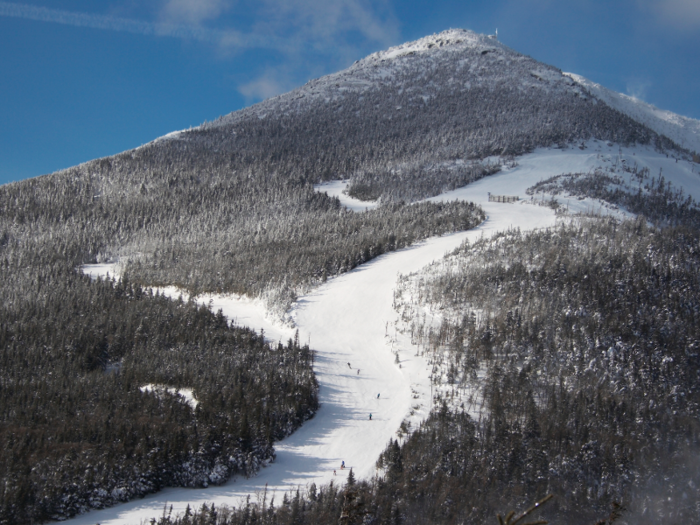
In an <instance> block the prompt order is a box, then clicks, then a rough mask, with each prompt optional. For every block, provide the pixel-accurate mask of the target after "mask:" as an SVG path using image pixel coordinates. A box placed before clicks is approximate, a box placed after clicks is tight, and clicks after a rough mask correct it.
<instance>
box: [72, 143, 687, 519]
mask: <svg viewBox="0 0 700 525" xmlns="http://www.w3.org/2000/svg"><path fill="white" fill-rule="evenodd" d="M623 161H624V162H623ZM516 163H517V164H516V165H515V166H514V167H511V168H508V169H505V170H503V171H501V172H500V173H497V174H496V175H493V176H490V177H486V178H484V179H481V180H479V181H477V182H475V183H473V184H471V185H469V186H466V187H464V188H461V189H458V190H455V191H453V192H449V193H446V194H443V195H440V196H438V197H434V198H433V199H431V200H442V201H449V200H454V199H464V200H471V201H474V202H477V203H478V204H480V205H481V206H482V207H483V208H484V210H485V212H486V213H487V216H488V218H487V220H486V221H485V222H484V223H483V224H481V225H480V226H479V227H478V228H476V229H474V230H471V231H467V232H461V233H456V234H452V235H446V236H443V237H439V238H432V239H429V240H427V241H424V242H422V243H419V244H417V245H414V246H411V247H409V248H406V249H403V250H400V251H397V252H392V253H388V254H385V255H383V256H381V257H378V258H377V259H374V260H372V261H370V262H368V263H366V264H364V265H362V266H360V267H358V268H356V269H355V270H353V271H351V272H349V273H346V274H343V275H341V276H339V277H337V278H334V279H331V280H329V281H328V282H327V283H326V284H324V285H323V286H321V287H319V288H317V289H316V290H314V291H313V292H311V293H309V294H308V295H305V296H303V297H301V298H299V300H298V301H297V302H296V303H295V304H294V306H293V308H292V311H291V312H290V315H291V318H292V319H293V320H294V322H295V323H296V327H298V329H299V335H300V340H301V341H302V342H304V343H306V342H308V343H309V344H310V346H311V348H313V349H314V350H315V351H316V352H317V354H316V355H317V358H316V361H315V365H314V370H315V373H316V374H317V378H318V381H319V384H320V401H321V408H320V409H319V411H318V412H317V414H316V415H315V417H314V418H313V419H311V420H310V421H308V422H306V423H305V424H304V425H303V426H302V427H301V428H300V429H299V430H297V431H296V432H295V433H294V434H293V435H291V436H289V437H288V438H286V439H284V440H283V441H281V442H279V443H277V444H276V447H275V448H276V451H277V459H276V461H275V462H274V463H272V464H270V465H269V466H267V467H266V468H264V469H262V470H261V472H260V473H259V475H257V476H255V477H253V478H250V479H244V478H235V479H231V480H230V481H229V482H227V483H226V484H224V485H222V486H210V487H208V488H206V489H185V488H171V489H166V490H163V491H161V492H159V493H157V494H153V495H150V496H147V497H145V498H144V499H141V500H137V501H131V502H129V503H125V504H122V505H118V506H115V507H112V508H109V509H104V510H100V511H93V512H90V513H88V514H85V515H82V516H79V517H77V518H74V519H72V520H70V522H71V523H73V524H76V525H77V524H85V525H87V524H90V525H92V524H94V523H96V522H99V523H101V524H102V525H113V524H127V523H139V522H140V521H142V520H144V521H145V520H148V519H150V518H152V517H156V516H158V515H160V514H161V513H162V511H163V508H164V507H165V506H167V507H169V506H170V505H172V506H173V509H174V512H182V511H184V510H185V507H186V506H187V505H188V504H189V505H191V506H193V507H195V508H197V507H199V506H201V504H202V503H205V502H207V503H209V502H214V503H215V504H216V505H217V506H220V505H223V504H226V505H229V506H238V505H240V504H242V503H244V502H245V500H246V498H247V497H248V496H250V498H251V501H253V502H254V501H256V499H257V498H260V497H261V494H262V492H263V491H264V490H265V488H266V487H267V498H268V499H267V501H268V502H269V500H270V498H271V497H272V496H274V497H275V499H276V501H278V502H279V501H281V499H282V497H283V494H284V492H285V491H289V490H296V488H297V487H299V488H301V489H304V488H306V487H307V486H308V485H310V484H311V483H312V482H313V483H316V484H317V485H320V484H323V483H328V482H331V481H332V482H334V483H336V484H344V482H345V478H346V476H347V473H348V470H349V468H350V467H352V468H353V472H354V473H355V474H356V475H357V476H359V477H371V476H373V475H374V474H375V472H376V469H375V461H376V459H377V457H378V456H379V454H380V452H381V451H382V450H383V449H384V447H385V446H386V444H387V442H388V440H389V439H390V438H396V437H397V435H399V436H400V435H402V431H401V430H400V427H401V426H402V423H403V427H404V428H406V427H407V426H408V427H409V428H416V427H417V426H418V424H419V423H420V421H422V420H423V419H424V418H426V417H427V415H428V413H429V411H430V409H431V391H430V381H429V377H430V373H431V369H430V365H429V363H428V362H427V361H426V360H425V359H424V358H422V357H418V356H417V352H416V348H415V347H413V346H412V345H411V342H410V340H409V339H407V338H406V337H405V336H403V335H402V334H401V333H400V332H399V331H398V330H397V327H398V326H400V325H399V322H398V317H397V313H396V312H395V311H394V309H393V307H392V301H393V292H394V287H395V283H396V279H397V276H398V275H399V274H407V273H410V272H414V271H417V270H419V269H421V268H423V267H424V266H426V265H427V264H429V263H431V262H433V261H435V260H436V259H439V258H441V257H442V256H443V255H444V254H445V253H447V252H449V251H451V250H453V249H455V248H456V247H458V246H459V245H460V244H461V243H462V242H463V241H464V240H466V239H469V240H470V241H473V240H476V239H477V238H479V237H481V236H488V235H492V234H493V233H495V232H499V231H503V230H506V229H510V228H520V229H521V230H532V229H535V228H543V227H548V226H552V225H554V224H555V222H556V221H557V220H565V216H566V215H564V216H563V217H564V218H562V219H558V217H557V215H556V214H555V211H554V210H553V209H552V208H551V207H550V206H548V205H547V200H548V199H549V197H547V196H539V195H538V196H537V197H532V198H531V197H529V196H528V195H527V194H526V190H527V189H528V188H529V187H531V186H532V185H533V184H535V183H537V182H538V181H540V180H542V179H546V178H548V177H551V176H554V175H559V174H564V173H575V172H589V171H593V170H595V169H602V170H607V171H611V170H612V171H614V170H615V169H616V168H619V167H620V166H622V165H624V164H627V163H637V165H638V166H640V167H647V168H649V170H650V172H651V173H652V174H654V175H656V174H658V173H659V172H663V175H664V176H665V178H666V180H668V181H670V182H672V184H674V185H675V186H678V187H682V188H683V189H684V191H685V192H686V193H687V194H689V195H691V196H692V197H693V198H695V199H700V174H699V173H698V168H699V167H698V165H697V164H693V163H691V162H688V161H687V160H677V159H675V158H673V157H667V156H666V154H663V153H659V152H657V151H655V150H653V149H651V148H647V147H630V148H620V147H619V146H617V145H612V144H607V143H603V142H600V141H595V140H591V141H589V142H587V143H585V144H580V145H576V146H573V147H570V148H566V149H541V150H537V151H535V152H533V153H531V154H529V155H525V156H523V157H520V158H518V159H516ZM620 172H621V173H624V170H620ZM343 188H344V183H343V182H337V183H336V184H334V185H324V186H320V187H318V188H317V189H318V190H319V191H327V192H329V194H331V195H336V196H338V197H339V198H344V197H343V194H342V190H343ZM489 193H491V194H494V195H496V194H507V195H515V196H518V197H519V198H520V200H519V201H518V202H516V203H510V204H505V203H496V202H489V199H488V194H489ZM557 198H558V200H559V204H560V208H559V209H560V210H568V213H569V214H571V213H578V212H598V213H608V214H616V215H618V216H621V217H623V216H626V215H629V213H628V212H626V211H625V210H622V209H617V208H615V207H611V206H604V205H603V204H602V203H601V202H599V201H593V200H589V199H579V198H575V197H571V198H569V197H566V196H562V195H559V196H558V197H557ZM343 202H344V204H346V205H348V206H349V207H351V208H352V209H356V210H360V211H361V210H363V209H364V207H366V206H367V203H360V204H358V203H353V202H351V201H348V200H344V201H343ZM363 206H364V207H363ZM83 271H84V272H85V273H89V274H91V275H106V274H107V272H110V274H111V275H114V274H115V273H116V274H118V271H117V270H116V269H115V266H114V265H92V266H89V267H84V268H83ZM162 291H163V292H165V293H167V294H169V295H170V296H172V297H176V296H177V295H179V291H178V290H176V289H174V288H170V289H166V290H162ZM198 301H200V302H202V303H204V304H209V305H210V306H211V307H212V309H213V310H215V311H216V310H218V309H221V310H222V311H223V313H224V314H225V315H226V316H227V317H228V318H229V319H232V320H234V321H235V322H236V323H237V324H240V325H246V326H249V327H251V328H254V329H256V330H258V331H259V330H264V332H265V335H266V337H267V338H269V339H271V340H280V339H281V340H283V341H286V340H287V339H289V338H290V337H293V335H294V329H292V328H289V327H283V326H279V325H276V324H275V323H274V322H272V321H271V320H270V319H269V318H268V317H267V316H266V313H265V310H264V307H263V306H262V304H261V303H260V302H259V301H254V300H250V299H247V298H241V297H225V296H202V297H199V298H198ZM397 356H398V357H397ZM179 394H180V395H182V394H183V392H179ZM195 394H196V393H192V395H193V396H194V395H195ZM191 399H192V400H194V397H192V398H191ZM370 414H371V415H372V418H371V420H370V417H369V416H370ZM409 423H410V426H409ZM397 432H398V433H397ZM342 461H345V465H346V466H347V468H346V469H344V470H341V469H340V465H341V462H342Z"/></svg>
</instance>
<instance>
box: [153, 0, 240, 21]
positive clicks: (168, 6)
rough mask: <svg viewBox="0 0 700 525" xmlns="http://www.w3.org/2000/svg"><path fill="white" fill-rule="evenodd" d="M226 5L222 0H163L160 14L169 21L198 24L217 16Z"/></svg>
mask: <svg viewBox="0 0 700 525" xmlns="http://www.w3.org/2000/svg"><path fill="white" fill-rule="evenodd" d="M226 7H227V3H226V2H225V1H224V0H165V2H164V4H163V7H162V9H161V16H162V18H163V19H164V20H165V21H167V22H169V23H175V24H190V25H199V24H201V23H202V22H203V21H205V20H210V19H213V18H216V17H218V16H219V15H220V14H221V13H222V12H223V11H224V9H225V8H226Z"/></svg>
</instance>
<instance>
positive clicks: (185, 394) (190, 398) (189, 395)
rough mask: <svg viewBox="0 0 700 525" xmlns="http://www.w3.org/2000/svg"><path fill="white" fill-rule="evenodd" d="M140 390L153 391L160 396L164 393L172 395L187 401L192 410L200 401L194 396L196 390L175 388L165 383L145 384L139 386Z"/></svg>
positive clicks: (184, 401)
mask: <svg viewBox="0 0 700 525" xmlns="http://www.w3.org/2000/svg"><path fill="white" fill-rule="evenodd" d="M139 390H140V391H141V392H153V393H154V394H156V395H158V396H163V395H166V394H167V395H171V396H175V397H177V398H178V399H179V400H180V401H182V402H183V403H185V404H186V405H189V406H190V407H191V408H192V410H194V409H195V408H197V405H198V404H199V401H197V399H195V397H194V392H193V391H192V389H191V388H180V389H177V388H173V387H169V386H165V385H152V384H148V385H144V386H142V387H139Z"/></svg>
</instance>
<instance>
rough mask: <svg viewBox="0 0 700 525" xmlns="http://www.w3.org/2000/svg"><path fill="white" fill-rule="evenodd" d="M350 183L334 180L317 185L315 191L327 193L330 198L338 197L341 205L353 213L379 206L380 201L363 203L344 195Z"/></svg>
mask: <svg viewBox="0 0 700 525" xmlns="http://www.w3.org/2000/svg"><path fill="white" fill-rule="evenodd" d="M348 182H349V181H346V180H333V181H329V182H324V183H323V184H316V185H315V186H314V189H315V190H316V191H318V192H322V193H327V194H328V196H330V197H338V199H340V204H342V205H343V206H345V207H346V208H349V209H351V210H352V211H357V212H360V211H367V210H372V209H374V208H376V207H377V206H379V201H361V200H360V199H355V198H354V197H350V196H349V195H348V194H346V193H344V192H345V189H346V188H347V187H348Z"/></svg>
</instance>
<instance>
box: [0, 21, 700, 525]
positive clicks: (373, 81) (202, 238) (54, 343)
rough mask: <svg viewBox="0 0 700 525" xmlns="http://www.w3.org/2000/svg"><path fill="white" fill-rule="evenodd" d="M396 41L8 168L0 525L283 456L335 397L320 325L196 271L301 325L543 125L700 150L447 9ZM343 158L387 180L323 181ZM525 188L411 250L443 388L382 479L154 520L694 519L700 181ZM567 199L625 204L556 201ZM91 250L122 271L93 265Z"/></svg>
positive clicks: (442, 225)
mask: <svg viewBox="0 0 700 525" xmlns="http://www.w3.org/2000/svg"><path fill="white" fill-rule="evenodd" d="M421 46H422V47H421ZM401 49H403V48H399V51H400V52H399V51H397V52H393V53H392V54H389V53H386V52H384V53H382V52H380V53H375V54H374V55H370V56H369V57H367V58H365V59H363V60H360V61H358V62H356V63H355V64H354V65H352V66H351V67H350V68H348V69H347V70H344V71H341V72H339V73H336V74H333V75H329V76H327V77H323V78H321V79H318V80H314V81H311V82H310V83H308V84H306V85H305V86H302V87H301V88H298V89H296V90H294V91H292V92H290V93H287V94H284V95H280V96H278V97H273V98H272V99H269V100H266V101H264V102H261V103H259V104H256V105H254V106H252V107H249V108H246V109H244V110H241V111H237V112H234V113H231V114H229V115H225V116H223V117H220V118H219V119H218V120H216V121H213V122H208V123H205V124H204V125H202V126H200V127H197V128H193V129H191V130H187V131H183V132H179V133H176V134H173V135H172V136H166V137H163V138H161V139H157V140H155V141H153V142H151V143H149V144H146V145H144V146H141V147H140V148H137V149H134V150H131V151H126V152H123V153H120V154H118V155H114V156H111V157H105V158H102V159H97V160H94V161H90V162H87V163H85V164H81V165H78V166H75V167H72V168H69V169H67V170H63V171H60V172H56V173H53V174H49V175H44V176H41V177H37V178H34V179H29V180H25V181H21V182H16V183H11V184H7V185H3V186H0V525H15V524H36V523H46V522H49V521H53V520H65V519H68V518H71V517H74V516H76V515H78V514H81V513H84V512H86V511H88V510H90V509H102V508H105V507H110V506H113V505H116V504H119V503H123V502H126V501H130V500H133V499H136V498H139V497H143V496H145V495H147V494H151V493H155V492H157V491H159V490H161V489H163V488H166V487H207V486H209V485H221V484H222V483H225V482H227V481H228V480H229V479H230V478H231V477H233V476H236V475H238V476H254V475H255V474H256V473H257V472H259V470H260V469H261V468H268V467H269V466H270V465H274V461H275V443H276V442H278V441H279V440H281V439H283V438H285V437H287V436H290V435H291V434H292V433H294V432H295V431H296V430H297V429H299V428H300V427H301V426H302V425H303V424H304V423H305V422H307V421H309V420H311V419H312V418H314V417H315V415H316V414H317V412H318V410H319V408H320V402H319V384H318V382H317V379H316V376H315V374H314V363H315V358H316V356H315V352H314V349H313V345H309V344H308V343H304V342H303V341H300V340H299V339H300V338H299V337H298V336H297V337H292V338H290V339H289V340H288V341H277V342H272V341H269V340H267V339H266V338H265V336H264V334H263V333H260V332H259V331H254V330H252V329H250V328H248V327H246V326H242V325H238V324H236V323H235V322H233V321H232V320H231V319H228V318H226V317H225V316H224V315H223V314H222V313H221V312H220V311H216V310H213V309H212V308H210V307H207V306H206V305H202V304H199V303H197V302H196V300H195V299H196V298H197V297H198V296H200V295H201V294H205V293H211V294H238V295H241V296H246V297H248V298H251V299H255V300H259V301H261V302H262V303H263V304H264V306H265V308H266V311H267V312H268V314H269V315H270V316H271V317H272V318H274V319H276V320H277V321H278V322H280V323H284V322H287V323H288V322H289V319H288V317H287V316H286V315H287V312H288V311H289V309H290V307H291V306H292V305H293V304H294V303H295V301H297V299H298V298H299V297H301V296H303V295H304V294H307V293H309V292H310V291H312V290H314V289H316V288H317V287H318V286H320V285H322V284H323V283H326V282H328V281H329V280H331V279H333V278H334V277H337V276H340V275H342V274H345V273H347V272H350V271H351V270H353V269H356V268H358V267H360V266H361V265H363V264H365V263H367V262H369V261H372V260H374V259H376V258H378V257H380V256H381V255H383V254H387V253H390V252H395V251H397V250H401V249H403V248H406V247H409V246H412V245H415V244H416V243H419V242H421V241H423V240H425V239H428V238H430V237H435V236H441V235H446V234H451V233H454V232H462V231H465V230H470V229H473V228H476V227H477V226H479V225H480V224H483V223H484V221H486V220H488V214H487V213H486V212H485V211H484V209H482V207H480V206H479V205H478V204H475V203H473V202H467V201H464V200H453V201H450V202H430V201H427V200H426V199H428V198H430V197H435V196H437V195H440V194H442V193H444V192H447V191H451V190H455V189H457V188H461V187H464V186H468V185H470V184H475V183H477V182H479V181H482V180H484V179H487V178H488V177H493V176H496V175H497V174H499V173H502V172H504V171H505V170H511V169H514V168H515V167H517V166H518V163H519V161H520V159H521V158H522V156H523V155H526V154H529V153H532V152H533V151H536V150H537V149H538V148H550V149H563V148H568V147H575V146H578V145H579V144H581V149H583V144H584V143H585V142H586V141H590V140H593V139H595V140H597V141H601V143H603V144H610V145H615V147H618V146H620V147H622V146H630V147H634V146H640V147H641V146H643V147H645V148H649V149H650V150H652V151H655V152H658V154H659V155H666V156H667V157H668V156H669V155H671V156H672V157H673V158H677V159H679V160H681V161H683V162H692V159H693V158H695V157H693V153H695V155H696V156H697V152H690V151H687V150H685V149H683V148H681V147H680V146H678V145H676V144H675V143H674V142H673V141H672V140H671V139H669V138H667V137H666V136H664V135H662V134H660V133H657V132H656V131H654V130H653V129H651V128H650V127H648V126H646V125H644V124H641V123H640V122H637V121H636V120H634V119H633V118H632V117H631V116H629V115H627V114H625V113H623V112H621V111H618V110H616V109H613V108H612V107H610V106H608V105H607V104H605V103H603V102H602V101H601V100H597V99H596V98H595V97H594V96H593V95H592V94H591V93H589V92H587V91H586V90H585V88H583V87H581V86H580V85H578V84H576V82H575V81H574V80H572V79H571V78H569V77H567V76H565V75H563V74H562V73H561V71H559V70H558V69H556V68H554V67H551V66H548V65H545V64H541V63H539V62H537V61H535V60H533V59H532V58H530V57H527V56H524V55H521V54H520V53H517V52H516V51H513V50H511V49H509V48H507V47H505V46H503V45H501V44H500V43H498V41H497V40H492V39H489V38H487V37H485V36H483V35H475V34H473V33H471V32H467V31H449V32H446V33H443V34H440V35H434V36H432V37H429V38H428V39H427V40H425V39H424V40H421V41H419V44H416V45H414V47H413V48H411V47H410V46H409V47H408V48H406V50H405V51H401ZM693 173H695V172H693ZM331 180H346V181H348V188H347V190H346V192H347V194H348V196H349V197H354V198H357V199H360V200H362V201H373V202H374V203H378V205H377V206H376V207H375V208H374V209H368V210H367V211H364V212H360V213H357V212H353V211H350V210H349V209H347V208H346V207H344V206H343V205H342V204H341V201H340V200H339V199H338V198H337V197H332V196H329V195H327V194H325V193H322V192H319V191H316V190H315V188H314V185H317V184H319V183H322V182H325V181H331ZM504 193H507V188H505V189H504ZM545 196H546V200H545ZM520 197H521V198H522V199H524V200H529V201H530V202H526V203H519V204H503V206H516V205H517V206H536V205H537V204H538V199H539V204H543V205H545V206H550V207H551V208H553V209H554V210H556V213H557V224H556V226H554V227H551V228H547V229H542V230H534V231H531V232H521V231H520V229H518V228H517V227H514V228H512V229H510V230H508V231H502V232H499V233H497V234H494V235H490V236H483V237H482V238H481V239H480V240H477V241H475V242H465V243H463V244H462V245H461V246H460V247H459V248H458V249H457V250H455V251H454V252H452V253H450V254H447V255H446V256H445V257H444V258H442V259H440V260H438V261H437V262H435V263H433V264H432V265H430V266H427V267H425V268H424V269H422V270H420V271H419V272H417V273H411V274H406V275H400V276H398V280H397V282H396V285H395V291H394V305H393V308H394V311H395V312H396V314H397V315H398V316H399V317H400V319H401V324H400V326H399V327H398V329H399V330H400V332H401V333H402V334H404V335H405V336H406V337H409V338H410V341H411V343H412V345H413V348H415V353H416V355H417V356H420V357H422V358H424V359H426V360H427V361H428V362H429V363H430V365H431V366H432V372H431V376H430V381H431V386H433V387H434V390H433V392H434V395H433V394H431V395H433V399H430V401H429V403H430V410H429V414H427V415H426V417H425V418H424V420H423V422H422V423H421V424H420V425H419V426H417V427H414V428H402V429H399V430H400V431H399V433H398V435H397V437H395V438H392V439H391V440H390V441H389V442H388V443H387V445H386V448H385V450H384V452H383V453H382V454H381V455H380V456H379V457H377V458H373V461H374V460H376V475H375V476H374V477H372V478H369V479H368V478H360V477H359V476H358V477H357V478H356V477H355V475H354V474H352V472H351V475H350V476H348V478H347V481H346V482H344V483H340V482H336V483H331V484H330V485H327V484H325V485H318V486H317V485H316V484H315V483H313V484H310V485H308V486H306V487H296V488H294V489H290V491H289V492H287V493H285V494H284V496H283V497H282V496H281V495H280V494H277V497H275V498H273V497H269V498H268V497H267V495H266V494H264V495H263V500H262V503H261V502H260V501H248V502H247V503H245V504H242V505H240V506H238V507H233V506H232V507H217V506H216V505H204V506H202V507H193V508H188V510H187V511H186V512H185V513H172V512H169V511H168V509H167V508H166V509H164V511H163V514H162V515H161V516H154V517H153V520H152V521H151V523H154V524H156V523H157V524H159V525H166V524H169V525H185V524H188V525H195V524H203V525H204V524H206V525H243V524H245V525H253V524H260V525H262V524H279V525H292V524H294V525H297V524H331V523H342V524H346V525H351V524H363V525H370V524H377V525H379V524H387V525H398V524H414V523H425V524H436V525H437V524H445V525H447V524H455V525H456V524H481V523H494V524H496V523H497V518H496V515H497V514H501V515H503V516H505V515H506V513H507V512H508V511H510V510H515V511H522V510H525V509H527V508H528V507H529V506H530V505H532V504H533V503H535V502H537V501H539V500H541V499H542V498H543V497H545V496H547V495H549V494H553V496H554V497H553V498H552V499H551V500H550V501H547V502H546V504H543V505H542V510H541V511H540V510H538V511H537V513H535V514H536V515H537V516H538V518H537V519H544V520H547V521H548V522H549V523H552V524H572V525H588V524H590V525H593V524H595V523H601V524H602V523H612V522H613V521H616V522H618V523H632V522H633V523H639V524H646V523H648V524H652V523H663V524H675V523H698V522H700V461H699V460H698V457H699V456H698V451H699V449H700V230H699V228H700V207H699V206H698V203H697V201H696V200H694V199H693V197H692V196H691V195H690V194H689V192H687V191H686V192H684V191H683V190H682V188H681V187H680V183H677V182H676V181H675V179H674V180H672V179H671V178H668V177H664V174H663V173H655V172H651V171H650V170H649V169H648V168H644V167H641V162H640V166H631V165H629V163H628V164H626V165H624V166H622V165H621V166H620V167H619V170H618V172H613V171H610V170H608V171H606V170H604V169H602V168H601V169H596V170H589V171H586V172H584V171H575V172H574V171H570V172H561V173H559V174H557V175H556V176H553V177H546V178H545V177H543V178H541V179H540V180H539V182H537V183H536V184H533V185H532V186H531V187H530V188H529V189H528V194H526V195H525V194H524V195H521V196H520ZM565 197H566V198H570V199H579V200H582V199H593V200H596V202H602V203H605V204H606V206H609V207H611V209H612V208H614V209H615V210H620V209H621V210H623V211H624V212H625V213H626V214H627V215H626V216H621V215H616V216H601V215H599V214H594V213H587V214H574V213H567V211H566V210H564V209H563V207H562V206H560V205H559V202H558V199H563V198H565ZM95 263H118V264H119V267H120V274H119V275H117V276H111V277H109V278H106V277H98V278H91V277H90V276H88V275H84V274H83V273H82V272H81V270H80V268H81V267H82V266H83V265H86V264H95ZM166 286H174V287H177V288H178V289H179V290H181V291H182V294H183V295H182V296H181V297H180V298H179V299H171V298H169V297H166V296H165V295H163V294H161V292H160V289H161V288H162V287H166ZM367 300H368V301H371V300H372V298H371V297H368V298H367ZM358 330H362V327H358ZM397 359H398V357H397ZM348 366H349V363H348ZM359 373H360V372H359V370H358V372H357V375H359ZM353 374H354V371H353ZM365 419H366V418H365ZM535 514H533V516H535ZM528 519H529V518H528ZM533 519H535V518H534V517H533ZM626 519H627V520H628V521H624V520H626ZM538 523H540V522H538Z"/></svg>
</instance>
